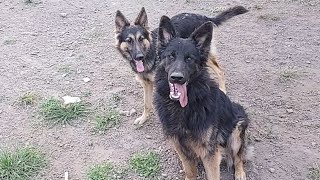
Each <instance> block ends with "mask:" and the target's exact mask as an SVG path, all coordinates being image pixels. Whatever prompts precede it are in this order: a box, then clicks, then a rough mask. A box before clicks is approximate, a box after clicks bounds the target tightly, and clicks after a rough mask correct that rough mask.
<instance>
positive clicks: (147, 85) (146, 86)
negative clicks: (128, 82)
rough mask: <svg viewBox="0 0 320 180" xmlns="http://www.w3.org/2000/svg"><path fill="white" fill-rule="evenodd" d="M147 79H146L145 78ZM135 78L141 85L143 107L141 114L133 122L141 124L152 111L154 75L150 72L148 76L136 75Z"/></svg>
mask: <svg viewBox="0 0 320 180" xmlns="http://www.w3.org/2000/svg"><path fill="white" fill-rule="evenodd" d="M145 79H148V80H145ZM136 80H137V81H139V82H140V84H141V85H142V87H143V99H144V109H143V113H142V116H141V117H139V118H137V119H136V120H135V121H134V124H143V123H144V122H145V121H146V120H147V119H148V118H149V117H150V113H151V111H152V93H153V82H154V75H153V74H150V75H149V76H148V77H142V76H141V75H139V74H137V75H136Z"/></svg>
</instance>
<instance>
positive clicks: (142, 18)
mask: <svg viewBox="0 0 320 180" xmlns="http://www.w3.org/2000/svg"><path fill="white" fill-rule="evenodd" d="M134 25H140V26H143V27H144V28H148V16H147V13H146V10H145V9H144V7H142V9H141V11H140V13H139V15H138V17H137V18H136V20H135V21H134Z"/></svg>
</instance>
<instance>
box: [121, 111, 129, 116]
mask: <svg viewBox="0 0 320 180" xmlns="http://www.w3.org/2000/svg"><path fill="white" fill-rule="evenodd" d="M119 113H120V115H124V116H129V111H119Z"/></svg>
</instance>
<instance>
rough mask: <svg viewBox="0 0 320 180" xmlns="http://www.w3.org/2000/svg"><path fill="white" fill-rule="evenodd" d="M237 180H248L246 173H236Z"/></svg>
mask: <svg viewBox="0 0 320 180" xmlns="http://www.w3.org/2000/svg"><path fill="white" fill-rule="evenodd" d="M234 176H235V178H234V179H235V180H246V179H247V178H246V173H245V172H244V171H238V172H236V173H235V175H234Z"/></svg>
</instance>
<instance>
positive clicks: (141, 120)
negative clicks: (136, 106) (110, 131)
mask: <svg viewBox="0 0 320 180" xmlns="http://www.w3.org/2000/svg"><path fill="white" fill-rule="evenodd" d="M147 119H148V118H147V117H146V116H144V115H142V116H141V117H139V118H137V119H136V120H134V124H143V123H145V122H146V121H147Z"/></svg>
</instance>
